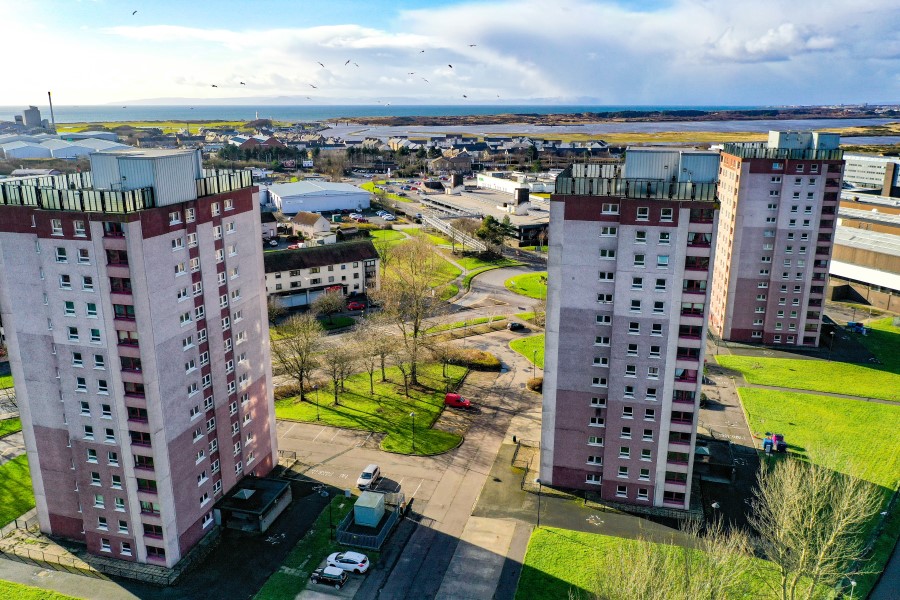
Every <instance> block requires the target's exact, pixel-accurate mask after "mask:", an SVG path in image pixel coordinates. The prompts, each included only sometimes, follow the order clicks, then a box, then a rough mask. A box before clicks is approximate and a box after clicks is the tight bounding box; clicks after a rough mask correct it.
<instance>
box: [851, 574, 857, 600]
mask: <svg viewBox="0 0 900 600" xmlns="http://www.w3.org/2000/svg"><path fill="white" fill-rule="evenodd" d="M855 589H856V580H855V579H851V580H850V600H853V590H855Z"/></svg>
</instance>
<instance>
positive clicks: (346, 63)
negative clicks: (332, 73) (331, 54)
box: [344, 58, 350, 67]
mask: <svg viewBox="0 0 900 600" xmlns="http://www.w3.org/2000/svg"><path fill="white" fill-rule="evenodd" d="M349 64H350V59H349V58H348V59H347V62H345V63H344V66H345V67H346V66H347V65H349Z"/></svg>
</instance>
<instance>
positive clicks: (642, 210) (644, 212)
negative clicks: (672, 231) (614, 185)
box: [636, 206, 650, 221]
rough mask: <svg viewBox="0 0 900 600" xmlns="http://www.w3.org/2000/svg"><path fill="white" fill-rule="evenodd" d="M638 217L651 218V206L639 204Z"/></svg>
mask: <svg viewBox="0 0 900 600" xmlns="http://www.w3.org/2000/svg"><path fill="white" fill-rule="evenodd" d="M636 218H637V220H638V221H647V220H649V219H650V207H649V206H638V209H637V217H636Z"/></svg>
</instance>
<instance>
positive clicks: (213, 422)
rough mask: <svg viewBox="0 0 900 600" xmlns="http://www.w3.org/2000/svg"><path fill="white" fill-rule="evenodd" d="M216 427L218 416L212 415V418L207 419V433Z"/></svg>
mask: <svg viewBox="0 0 900 600" xmlns="http://www.w3.org/2000/svg"><path fill="white" fill-rule="evenodd" d="M215 428H216V418H215V417H210V418H209V419H208V420H207V421H206V431H207V433H208V432H210V431H212V430H213V429H215Z"/></svg>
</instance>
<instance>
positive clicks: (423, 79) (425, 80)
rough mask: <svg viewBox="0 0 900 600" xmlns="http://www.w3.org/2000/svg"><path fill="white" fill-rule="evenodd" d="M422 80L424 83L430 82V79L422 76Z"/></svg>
mask: <svg viewBox="0 0 900 600" xmlns="http://www.w3.org/2000/svg"><path fill="white" fill-rule="evenodd" d="M422 81H424V82H425V83H431V82H430V81H428V80H427V79H425V78H424V77H423V78H422Z"/></svg>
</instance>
